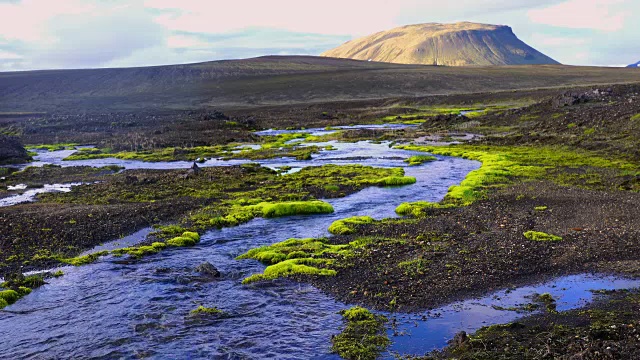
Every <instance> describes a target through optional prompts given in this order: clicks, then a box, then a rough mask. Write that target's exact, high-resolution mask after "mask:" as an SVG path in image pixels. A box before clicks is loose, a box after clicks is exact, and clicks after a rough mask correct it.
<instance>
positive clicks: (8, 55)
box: [0, 50, 22, 60]
mask: <svg viewBox="0 0 640 360" xmlns="http://www.w3.org/2000/svg"><path fill="white" fill-rule="evenodd" d="M17 59H22V56H20V55H18V54H16V53H12V52H9V51H4V50H0V60H17Z"/></svg>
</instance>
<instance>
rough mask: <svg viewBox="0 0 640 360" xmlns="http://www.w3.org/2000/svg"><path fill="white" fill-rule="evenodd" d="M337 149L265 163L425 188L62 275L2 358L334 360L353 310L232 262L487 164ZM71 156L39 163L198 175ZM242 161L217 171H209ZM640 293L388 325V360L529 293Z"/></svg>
mask: <svg viewBox="0 0 640 360" xmlns="http://www.w3.org/2000/svg"><path fill="white" fill-rule="evenodd" d="M330 144H331V145H333V146H335V147H336V149H337V150H333V151H322V152H321V153H320V154H317V155H315V156H314V158H313V160H311V161H297V160H295V159H274V160H265V161H259V163H261V164H262V165H264V166H269V167H272V168H277V167H280V166H291V167H292V168H293V171H295V170H296V169H300V168H302V167H305V166H318V165H324V164H328V163H332V164H353V163H358V164H363V165H370V166H381V167H405V170H406V175H409V176H415V177H416V179H417V183H416V184H414V185H410V186H405V187H399V188H378V187H373V188H367V189H364V190H362V191H360V192H358V193H355V194H353V195H350V196H347V197H345V198H341V199H331V200H328V202H330V203H331V204H332V205H333V206H334V208H335V213H333V214H328V215H315V216H293V217H286V218H279V219H261V218H258V219H255V220H253V221H251V222H249V223H247V224H244V225H241V226H238V227H234V228H227V229H222V230H211V231H209V232H207V233H205V234H204V235H203V236H202V240H201V242H200V243H199V244H198V245H197V246H195V247H193V248H179V249H168V250H166V251H162V252H160V253H159V254H157V255H153V256H149V257H146V258H143V259H141V260H137V261H127V259H126V258H104V259H102V260H100V261H99V262H97V263H95V264H92V265H87V266H83V267H78V268H71V267H69V268H64V269H63V270H64V272H65V275H64V276H63V277H61V278H57V279H51V280H49V284H48V285H45V286H43V287H41V288H39V289H36V290H34V291H33V293H32V294H30V295H29V296H26V297H24V298H23V299H21V300H19V301H18V302H17V303H16V304H14V305H11V306H9V307H6V308H5V309H4V310H3V311H0V339H2V340H1V343H2V345H1V346H0V358H7V359H8V358H137V357H152V358H170V359H175V358H225V359H235V358H278V359H280V358H289V359H301V358H335V357H336V356H335V355H332V354H331V353H330V338H331V335H334V334H336V333H338V332H339V331H340V328H341V325H342V320H341V316H340V315H338V314H337V312H338V311H339V310H342V309H345V308H347V307H349V306H348V305H347V304H343V303H340V302H337V301H335V300H333V299H332V298H331V297H329V296H327V295H325V294H323V293H321V292H320V291H319V290H317V289H316V288H314V287H312V286H310V285H306V284H298V283H294V282H292V281H288V280H278V281H275V282H270V283H263V284H256V285H249V286H246V285H241V281H242V279H243V278H245V277H247V276H249V275H251V274H253V273H258V272H262V270H263V269H264V265H262V264H260V263H259V262H257V261H253V260H242V261H238V260H235V257H236V256H238V255H240V254H242V253H244V252H246V251H247V250H249V249H251V248H255V247H259V246H263V245H269V244H272V243H275V242H280V241H283V240H286V239H288V238H306V237H321V236H327V235H328V233H327V228H328V226H329V225H330V224H331V222H333V221H334V220H337V219H342V218H345V217H350V216H357V215H369V216H373V217H374V218H377V219H382V218H387V217H395V216H396V215H395V213H394V209H395V208H396V206H397V205H399V204H400V203H402V202H406V201H417V200H427V201H439V200H441V199H442V197H443V196H444V195H445V193H446V191H447V189H448V188H449V186H451V185H454V184H457V183H460V181H462V179H464V177H465V176H466V174H467V173H469V172H470V171H472V170H474V169H477V168H478V167H479V165H480V164H479V163H478V162H474V161H469V160H464V159H459V158H451V157H438V161H435V162H431V163H426V164H424V165H421V166H417V167H406V165H407V164H406V163H404V162H403V159H406V158H408V157H410V156H412V155H415V154H417V153H415V152H410V151H404V150H396V149H390V148H389V146H388V144H387V143H383V144H373V143H369V142H359V143H355V144H352V143H335V142H331V143H330ZM68 155H69V154H68V153H67V152H66V151H59V152H51V153H42V154H41V156H39V157H38V159H37V160H38V161H39V162H40V164H44V163H53V164H60V165H63V166H72V165H90V166H97V167H99V166H105V165H120V166H123V167H125V168H154V169H169V168H172V169H173V168H187V167H189V166H190V165H191V163H190V162H168V163H167V162H165V163H144V162H140V161H123V160H117V159H101V160H89V161H77V162H76V161H74V162H63V161H62V160H61V159H62V158H64V157H66V156H68ZM241 162H242V161H234V162H222V161H217V160H210V161H207V162H206V163H204V164H202V166H216V165H230V164H237V163H241ZM148 231H149V230H148V229H143V230H141V231H140V232H138V233H136V234H134V235H132V236H130V237H127V238H124V239H118V240H115V241H114V243H111V244H105V245H103V246H102V247H100V248H99V249H105V248H113V247H121V246H126V245H131V244H133V243H136V242H137V241H139V239H142V238H143V237H144V236H145V235H146V232H148ZM205 261H207V262H210V263H211V264H213V265H214V266H215V267H217V268H218V269H219V270H220V271H221V272H222V274H223V276H222V278H221V279H219V280H215V281H203V280H202V279H199V278H198V276H197V275H198V274H197V273H195V271H194V268H195V267H196V266H198V265H199V264H201V263H203V262H205ZM554 285H555V286H556V287H553V286H554ZM638 285H640V284H638V283H636V282H629V281H626V280H615V279H610V278H598V277H595V278H580V277H577V278H562V279H557V280H556V281H555V283H549V284H546V285H542V286H543V287H545V288H544V289H543V288H540V287H526V288H521V289H517V290H515V291H511V292H510V293H509V294H506V293H504V294H493V295H492V296H488V297H486V298H483V299H479V300H470V301H466V302H463V303H456V304H452V305H449V306H446V307H443V308H442V309H437V310H434V311H431V312H429V313H425V314H417V315H393V314H386V315H388V316H389V317H394V316H395V317H397V319H398V322H397V326H396V327H395V329H394V330H390V335H391V338H392V341H393V345H392V347H391V351H393V352H399V353H402V354H423V353H425V352H427V351H429V350H432V349H434V348H437V347H442V346H444V345H445V344H446V340H447V339H449V338H451V337H452V336H453V334H455V333H456V332H458V331H460V330H467V331H469V330H474V329H477V328H478V327H480V326H482V325H490V324H493V323H496V322H498V323H500V322H504V321H511V320H513V319H514V318H516V317H519V316H522V315H521V314H517V313H514V312H507V311H497V310H494V309H493V308H492V307H491V305H492V304H498V305H503V306H504V305H505V304H511V303H518V302H525V300H522V299H523V297H524V296H525V295H528V294H530V293H533V292H547V291H548V292H551V293H552V294H553V295H557V296H558V297H559V309H564V308H565V307H566V308H568V307H575V306H579V305H583V304H584V303H585V302H586V301H588V300H589V299H590V294H591V293H590V292H588V291H586V290H588V289H590V288H594V289H611V288H618V287H624V288H628V287H631V286H638ZM547 288H548V289H547ZM560 289H568V290H562V291H560ZM556 290H557V291H556ZM563 294H564V295H563ZM494 295H497V297H499V298H500V300H497V299H496V296H494ZM563 304H567V305H566V306H564V305H563ZM199 305H204V306H207V307H218V308H220V309H221V310H223V311H225V312H226V313H227V314H228V316H227V317H224V318H221V319H196V318H192V317H189V312H190V311H191V310H193V309H195V308H196V307H198V306H199ZM435 314H439V316H435ZM423 317H425V318H426V319H427V320H424V319H423ZM386 356H387V357H391V356H392V355H391V354H387V355H386Z"/></svg>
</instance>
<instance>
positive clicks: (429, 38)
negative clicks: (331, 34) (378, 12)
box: [322, 22, 558, 66]
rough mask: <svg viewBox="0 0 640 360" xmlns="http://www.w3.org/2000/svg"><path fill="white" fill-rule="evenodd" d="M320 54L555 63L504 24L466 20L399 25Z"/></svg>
mask: <svg viewBox="0 0 640 360" xmlns="http://www.w3.org/2000/svg"><path fill="white" fill-rule="evenodd" d="M322 56H328V57H335V58H346V59H358V60H373V61H382V62H389V63H396V64H423V65H446V66H468V65H539V64H558V62H557V61H555V60H553V59H551V58H550V57H548V56H546V55H544V54H542V53H541V52H539V51H538V50H536V49H534V48H532V47H531V46H529V45H527V44H525V43H524V42H522V41H521V40H520V39H518V38H517V37H516V35H515V34H514V33H513V31H512V30H511V28H510V27H508V26H500V25H486V24H476V23H470V22H460V23H455V24H438V23H429V24H418V25H409V26H403V27H399V28H395V29H392V30H388V31H382V32H379V33H376V34H373V35H369V36H365V37H363V38H360V39H356V40H352V41H349V42H347V43H345V44H343V45H341V46H339V47H337V48H335V49H333V50H329V51H327V52H324V53H323V54H322Z"/></svg>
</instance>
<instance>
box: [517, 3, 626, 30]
mask: <svg viewBox="0 0 640 360" xmlns="http://www.w3.org/2000/svg"><path fill="white" fill-rule="evenodd" d="M626 3H627V1H626V0H569V1H565V2H563V3H560V4H557V5H553V6H550V7H546V8H543V9H534V10H530V11H529V13H528V15H529V18H530V19H531V21H533V22H534V23H538V24H545V25H552V26H558V27H565V28H572V29H594V30H600V31H607V32H615V31H619V30H622V29H623V28H624V23H625V20H626V18H627V17H628V16H629V15H630V14H629V13H628V7H627V6H626V5H627V4H626Z"/></svg>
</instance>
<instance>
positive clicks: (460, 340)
mask: <svg viewBox="0 0 640 360" xmlns="http://www.w3.org/2000/svg"><path fill="white" fill-rule="evenodd" d="M449 343H450V344H451V347H453V348H454V349H459V348H463V347H465V346H466V345H467V344H468V343H469V337H468V336H467V333H466V332H464V331H460V332H459V333H457V334H456V335H455V336H454V337H453V340H451V341H450V342H449Z"/></svg>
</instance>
